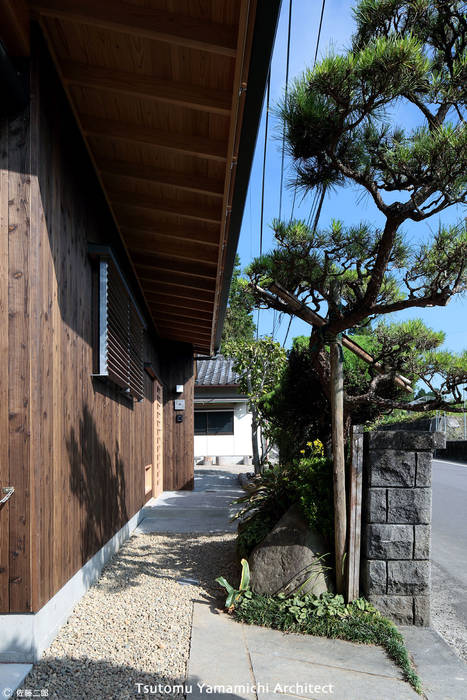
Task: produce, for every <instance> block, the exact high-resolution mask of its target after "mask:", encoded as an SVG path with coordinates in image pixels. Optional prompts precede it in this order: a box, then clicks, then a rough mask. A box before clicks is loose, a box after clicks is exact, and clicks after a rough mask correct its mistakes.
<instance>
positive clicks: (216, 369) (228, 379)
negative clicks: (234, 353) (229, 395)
mask: <svg viewBox="0 0 467 700" xmlns="http://www.w3.org/2000/svg"><path fill="white" fill-rule="evenodd" d="M232 366H233V360H227V359H226V358H225V357H222V355H218V356H217V357H214V358H213V359H212V360H197V362H196V386H235V385H237V384H238V377H237V375H236V374H235V372H234V371H233V369H232Z"/></svg>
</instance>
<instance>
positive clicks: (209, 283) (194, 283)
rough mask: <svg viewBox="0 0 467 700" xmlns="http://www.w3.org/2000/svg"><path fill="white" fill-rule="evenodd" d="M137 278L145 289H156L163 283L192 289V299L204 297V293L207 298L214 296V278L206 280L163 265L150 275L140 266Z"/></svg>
mask: <svg viewBox="0 0 467 700" xmlns="http://www.w3.org/2000/svg"><path fill="white" fill-rule="evenodd" d="M139 279H140V280H141V282H142V283H143V284H144V288H145V289H146V290H147V291H151V290H152V289H157V288H158V287H159V285H160V283H164V284H165V285H170V286H173V287H174V288H175V287H176V288H177V289H183V290H184V291H185V292H190V290H193V299H205V298H206V297H205V295H209V298H212V297H213V296H214V289H215V282H214V280H206V279H203V278H202V277H201V278H200V277H194V276H193V275H183V274H180V273H178V272H175V271H174V270H167V269H166V268H164V267H162V268H159V269H157V272H156V271H155V272H154V274H152V275H151V272H150V271H148V270H147V269H144V268H142V269H140V270H139Z"/></svg>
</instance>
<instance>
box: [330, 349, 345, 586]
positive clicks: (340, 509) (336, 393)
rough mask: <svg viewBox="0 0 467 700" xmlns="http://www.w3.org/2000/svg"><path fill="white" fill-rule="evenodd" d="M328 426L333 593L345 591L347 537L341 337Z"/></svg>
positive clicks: (333, 368) (333, 356)
mask: <svg viewBox="0 0 467 700" xmlns="http://www.w3.org/2000/svg"><path fill="white" fill-rule="evenodd" d="M330 355H331V426H332V462H333V482H334V543H335V550H336V592H337V593H344V580H345V579H344V562H345V547H346V538H347V507H346V497H345V455H344V358H343V352H342V339H341V338H340V337H339V336H337V337H336V338H334V339H332V340H331V342H330Z"/></svg>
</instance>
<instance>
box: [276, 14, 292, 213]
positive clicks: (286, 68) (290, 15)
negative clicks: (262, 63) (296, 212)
mask: <svg viewBox="0 0 467 700" xmlns="http://www.w3.org/2000/svg"><path fill="white" fill-rule="evenodd" d="M291 29H292V0H289V26H288V30H287V57H286V61H285V95H284V104H285V107H286V108H287V96H288V91H289V67H290V36H291ZM284 154H285V120H284V125H283V128H282V157H281V184H280V190H279V219H280V218H281V216H282V191H283V189H284Z"/></svg>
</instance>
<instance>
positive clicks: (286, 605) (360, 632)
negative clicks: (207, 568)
mask: <svg viewBox="0 0 467 700" xmlns="http://www.w3.org/2000/svg"><path fill="white" fill-rule="evenodd" d="M232 612H233V614H234V616H235V617H236V618H237V619H238V620H240V621H241V622H245V623H246V624H250V625H261V626H263V627H272V628H273V629H278V630H283V631H287V632H298V633H302V634H312V635H315V636H317V637H328V638H330V639H344V640H346V641H349V642H359V643H361V644H378V645H380V646H382V647H383V648H384V649H385V651H386V653H387V654H388V656H389V657H390V658H392V659H393V661H394V662H395V663H396V664H397V665H398V666H399V667H400V668H401V669H402V671H403V674H404V677H405V679H406V680H407V681H408V682H409V683H410V684H411V685H412V687H413V688H414V689H415V690H416V691H417V693H420V694H421V693H422V685H421V681H420V678H419V677H418V675H417V673H416V671H415V669H414V668H413V666H412V663H411V661H410V657H409V654H408V652H407V648H406V646H405V643H404V638H403V637H402V635H401V633H400V632H399V630H398V629H397V627H396V626H395V625H394V624H393V623H392V622H391V621H390V620H388V619H387V618H385V617H383V616H382V615H381V614H380V613H379V612H378V611H377V610H376V609H375V608H374V607H373V606H372V605H371V604H370V603H368V602H367V601H366V600H365V599H364V598H359V599H358V600H354V601H352V602H351V603H348V604H347V605H346V604H345V603H344V599H343V598H342V596H338V595H336V596H333V595H332V594H330V593H323V594H322V596H321V597H319V598H317V597H315V596H312V595H305V596H293V597H290V598H286V597H285V596H283V595H282V596H281V595H278V596H263V595H258V594H255V593H252V592H251V591H247V594H244V595H243V596H241V597H240V598H239V600H238V601H237V602H236V604H235V606H234V608H233V611H232Z"/></svg>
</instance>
